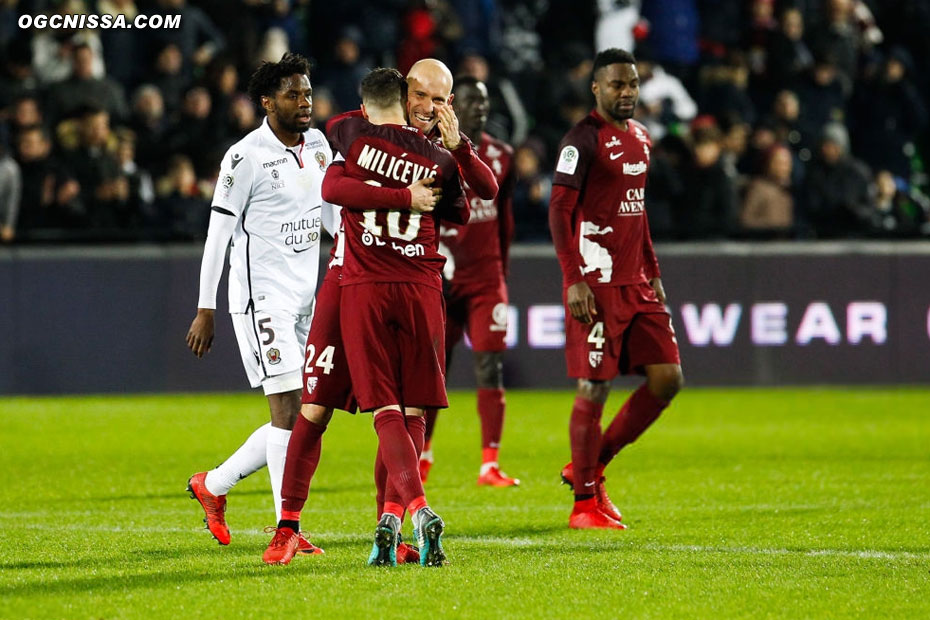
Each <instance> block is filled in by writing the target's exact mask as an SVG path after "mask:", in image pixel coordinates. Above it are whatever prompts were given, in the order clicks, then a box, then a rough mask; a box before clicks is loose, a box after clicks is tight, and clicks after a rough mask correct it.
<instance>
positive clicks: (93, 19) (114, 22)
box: [17, 13, 181, 30]
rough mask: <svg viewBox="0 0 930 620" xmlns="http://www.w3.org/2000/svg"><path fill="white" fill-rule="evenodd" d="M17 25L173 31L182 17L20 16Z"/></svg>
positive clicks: (21, 27)
mask: <svg viewBox="0 0 930 620" xmlns="http://www.w3.org/2000/svg"><path fill="white" fill-rule="evenodd" d="M17 25H18V26H19V27H20V29H21V30H26V29H28V28H37V29H39V30H44V29H46V28H49V29H51V30H81V29H84V28H88V29H91V30H93V29H95V28H103V29H107V30H108V29H127V30H128V29H131V28H137V29H140V30H144V29H149V30H159V29H166V30H172V29H177V28H180V27H181V16H180V15H158V14H156V15H136V16H135V17H134V18H132V19H129V18H127V17H126V16H125V15H123V14H117V15H107V14H105V15H96V14H93V13H91V14H83V13H82V14H75V13H65V14H62V13H56V14H55V15H20V16H19V19H18V20H17Z"/></svg>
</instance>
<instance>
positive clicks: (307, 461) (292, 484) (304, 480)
mask: <svg viewBox="0 0 930 620" xmlns="http://www.w3.org/2000/svg"><path fill="white" fill-rule="evenodd" d="M325 431H326V427H325V426H322V425H320V424H317V423H316V422H311V421H310V420H308V419H307V418H305V417H303V416H302V415H299V414H298V416H297V420H296V421H295V422H294V430H293V431H291V438H290V440H289V441H288V442H287V458H286V460H285V462H284V480H283V481H282V482H281V499H282V500H283V502H282V503H281V510H286V511H288V512H296V513H299V512H300V511H301V510H303V507H304V503H306V501H307V493H308V492H309V490H310V480H311V479H313V474H314V473H315V472H316V466H317V465H319V463H320V444H321V438H322V436H323V433H324V432H325Z"/></svg>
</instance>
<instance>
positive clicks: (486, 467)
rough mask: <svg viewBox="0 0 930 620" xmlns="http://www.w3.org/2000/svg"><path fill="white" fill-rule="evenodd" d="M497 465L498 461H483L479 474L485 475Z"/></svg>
mask: <svg viewBox="0 0 930 620" xmlns="http://www.w3.org/2000/svg"><path fill="white" fill-rule="evenodd" d="M495 467H497V461H488V462H487V463H482V464H481V470H480V472H479V474H480V475H482V476H483V475H485V474H486V473H488V472H489V471H490V470H491V469H494V468H495Z"/></svg>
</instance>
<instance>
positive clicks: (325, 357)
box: [304, 344, 336, 375]
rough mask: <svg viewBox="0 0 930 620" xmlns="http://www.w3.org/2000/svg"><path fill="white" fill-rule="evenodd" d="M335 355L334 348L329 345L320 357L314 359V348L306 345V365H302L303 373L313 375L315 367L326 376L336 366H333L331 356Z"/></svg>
mask: <svg viewBox="0 0 930 620" xmlns="http://www.w3.org/2000/svg"><path fill="white" fill-rule="evenodd" d="M335 354H336V347H334V346H333V345H329V346H328V347H326V348H325V349H323V350H322V351H321V352H320V356H319V357H316V347H315V346H313V345H312V344H308V345H307V363H306V364H305V365H304V372H305V373H307V374H313V367H314V366H317V367H319V368H322V369H323V374H324V375H328V374H329V373H331V372H332V371H333V368H334V367H335V366H336V365H335V364H333V356H334V355H335ZM315 357H316V363H314V360H313V358H315Z"/></svg>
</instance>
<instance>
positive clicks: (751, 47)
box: [743, 0, 778, 77]
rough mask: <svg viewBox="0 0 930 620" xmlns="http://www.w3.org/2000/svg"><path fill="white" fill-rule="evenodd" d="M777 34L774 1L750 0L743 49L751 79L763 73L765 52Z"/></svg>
mask: <svg viewBox="0 0 930 620" xmlns="http://www.w3.org/2000/svg"><path fill="white" fill-rule="evenodd" d="M777 32H778V22H777V21H776V20H775V2H774V0H752V2H751V3H750V5H749V26H748V28H747V29H746V35H745V41H744V43H743V48H744V49H745V50H746V52H747V54H748V59H749V69H750V72H751V73H752V75H753V77H756V76H761V75H763V74H764V73H765V64H766V52H767V50H768V47H769V45H771V42H772V40H773V38H774V37H775V34H776V33H777Z"/></svg>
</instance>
